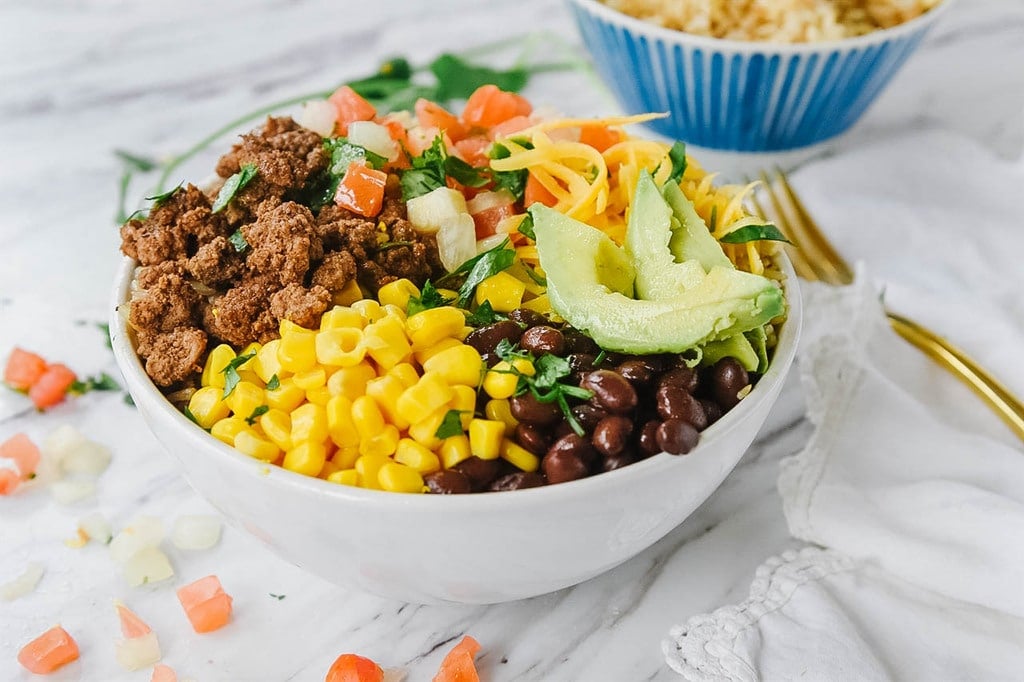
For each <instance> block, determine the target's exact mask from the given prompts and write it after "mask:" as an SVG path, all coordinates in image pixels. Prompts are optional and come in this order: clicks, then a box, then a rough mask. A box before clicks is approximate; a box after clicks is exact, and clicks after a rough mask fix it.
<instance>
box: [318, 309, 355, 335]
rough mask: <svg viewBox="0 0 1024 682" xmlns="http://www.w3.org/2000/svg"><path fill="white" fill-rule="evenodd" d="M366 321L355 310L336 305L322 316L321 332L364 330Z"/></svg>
mask: <svg viewBox="0 0 1024 682" xmlns="http://www.w3.org/2000/svg"><path fill="white" fill-rule="evenodd" d="M365 326H366V320H365V319H363V316H362V314H360V312H359V311H358V310H355V309H354V308H349V307H348V306H340V305H336V306H334V307H333V308H331V309H330V310H328V311H327V312H326V313H324V314H323V315H321V316H320V331H324V330H325V329H362V328H363V327H365Z"/></svg>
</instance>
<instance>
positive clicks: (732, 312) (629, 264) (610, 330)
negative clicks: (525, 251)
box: [530, 193, 785, 354]
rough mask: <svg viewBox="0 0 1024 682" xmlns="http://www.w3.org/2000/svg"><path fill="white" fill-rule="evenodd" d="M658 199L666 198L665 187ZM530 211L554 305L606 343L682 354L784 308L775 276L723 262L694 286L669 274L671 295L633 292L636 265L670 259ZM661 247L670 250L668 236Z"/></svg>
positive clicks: (546, 212)
mask: <svg viewBox="0 0 1024 682" xmlns="http://www.w3.org/2000/svg"><path fill="white" fill-rule="evenodd" d="M654 198H655V199H657V201H658V202H660V203H661V204H662V205H665V202H664V200H663V199H662V198H661V195H660V193H656V194H655V196H654ZM635 203H636V202H634V205H635ZM634 210H636V209H635V208H634ZM530 214H531V216H532V217H533V221H534V232H535V233H536V242H537V251H538V253H539V255H540V262H541V267H542V268H543V269H544V271H545V272H546V273H547V284H548V288H547V293H548V297H549V299H550V301H551V306H552V308H553V309H554V311H555V312H557V313H558V314H559V315H561V316H562V317H563V318H564V319H565V320H566V321H568V322H569V323H570V324H571V325H572V326H574V327H576V328H577V329H579V330H580V331H583V332H584V333H586V334H588V335H589V336H590V337H591V338H593V339H594V341H596V342H597V344H598V345H599V346H601V347H602V348H604V349H606V350H611V351H619V352H624V353H635V354H649V353H666V352H668V353H681V352H683V351H684V350H688V349H691V348H696V347H699V346H702V345H704V344H706V343H708V342H709V341H715V340H718V339H725V338H728V337H730V336H734V335H736V334H742V333H743V332H746V331H749V330H751V329H756V328H758V327H761V326H763V325H764V324H765V323H766V322H768V321H769V320H771V319H772V318H774V317H777V316H779V315H781V314H782V313H783V311H784V310H785V300H784V298H783V294H782V291H781V290H780V289H779V288H778V287H777V286H776V285H775V284H774V283H773V282H771V281H770V280H768V279H765V278H763V277H758V276H756V275H751V274H749V273H745V272H740V271H738V270H734V269H730V268H725V267H713V268H711V270H710V272H708V273H706V274H702V275H701V276H700V278H699V280H697V279H696V278H694V279H693V280H690V279H687V283H688V284H690V286H688V287H683V286H682V285H680V284H677V283H676V282H674V281H673V280H672V278H671V277H670V276H668V275H665V276H664V281H665V282H666V286H670V287H672V289H673V290H674V291H675V294H674V295H673V296H671V297H666V298H662V299H659V300H643V299H636V298H633V297H632V296H633V293H634V286H633V285H634V280H635V279H636V273H637V270H638V269H639V268H641V267H649V263H650V262H656V263H665V259H664V258H661V257H658V260H657V261H646V260H641V261H640V262H635V261H633V260H632V259H631V258H630V257H629V256H628V255H627V254H626V252H624V251H623V249H621V248H620V247H619V246H617V245H616V244H615V243H614V242H613V241H612V240H611V239H610V238H609V237H608V236H607V235H606V234H604V233H603V232H601V231H600V230H597V229H596V228H593V227H590V226H589V225H586V224H584V223H581V222H579V221H577V220H574V219H572V218H569V217H568V216H566V215H564V214H562V213H559V212H558V211H555V210H552V209H550V208H547V207H545V206H543V205H540V204H534V205H533V206H532V207H531V208H530ZM661 248H663V249H664V250H665V251H666V252H667V251H668V246H667V239H666V241H663V242H661ZM651 255H652V256H654V254H653V252H652V253H651ZM669 260H670V261H671V260H672V259H671V256H670V257H669ZM670 264H671V263H670ZM702 269H703V268H701V267H700V266H699V264H698V270H702ZM692 271H693V266H690V267H689V269H688V270H687V277H689V276H690V275H689V273H690V272H692Z"/></svg>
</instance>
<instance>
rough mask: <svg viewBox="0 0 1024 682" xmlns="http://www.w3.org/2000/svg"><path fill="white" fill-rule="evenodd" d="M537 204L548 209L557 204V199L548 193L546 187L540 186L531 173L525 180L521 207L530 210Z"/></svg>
mask: <svg viewBox="0 0 1024 682" xmlns="http://www.w3.org/2000/svg"><path fill="white" fill-rule="evenodd" d="M537 202H540V203H542V204H544V205H545V206H549V207H550V206H554V205H555V204H557V203H558V199H557V198H556V197H555V195H554V194H552V193H551V192H549V191H548V189H547V187H545V186H544V185H542V184H540V181H539V180H538V179H537V178H535V177H533V173H531V174H530V175H529V176H528V177H527V178H526V190H525V191H524V192H523V206H525V207H526V208H530V207H531V206H533V205H534V204H535V203H537Z"/></svg>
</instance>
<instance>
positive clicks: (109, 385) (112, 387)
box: [68, 372, 121, 395]
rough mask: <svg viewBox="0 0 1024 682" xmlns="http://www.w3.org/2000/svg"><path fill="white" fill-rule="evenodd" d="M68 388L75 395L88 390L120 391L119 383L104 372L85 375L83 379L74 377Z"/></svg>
mask: <svg viewBox="0 0 1024 682" xmlns="http://www.w3.org/2000/svg"><path fill="white" fill-rule="evenodd" d="M68 390H69V391H70V392H71V393H74V394H75V395H82V394H83V393H89V392H90V391H120V390H121V385H120V384H118V383H117V381H115V380H114V377H112V376H110V375H109V374H107V373H106V372H100V373H99V374H97V375H96V376H94V377H86V379H85V380H84V381H79V380H78V379H75V380H74V381H73V382H72V383H71V388H69V389H68Z"/></svg>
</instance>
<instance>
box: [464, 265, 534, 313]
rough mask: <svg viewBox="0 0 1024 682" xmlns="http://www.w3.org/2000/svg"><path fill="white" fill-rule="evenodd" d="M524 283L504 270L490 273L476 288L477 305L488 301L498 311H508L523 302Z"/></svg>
mask: <svg viewBox="0 0 1024 682" xmlns="http://www.w3.org/2000/svg"><path fill="white" fill-rule="evenodd" d="M524 293H526V285H525V284H523V282H521V281H520V280H518V279H516V278H515V277H513V276H512V275H510V274H508V273H507V272H505V271H501V272H499V273H498V274H496V275H491V276H490V277H488V278H487V279H485V280H484V281H482V282H480V284H479V285H478V286H477V288H476V302H477V305H479V304H481V303H483V302H484V301H490V302H491V307H492V308H494V309H495V310H496V311H498V312H499V313H510V312H512V311H513V310H515V309H516V308H518V307H519V304H521V303H522V302H523V294H524Z"/></svg>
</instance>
